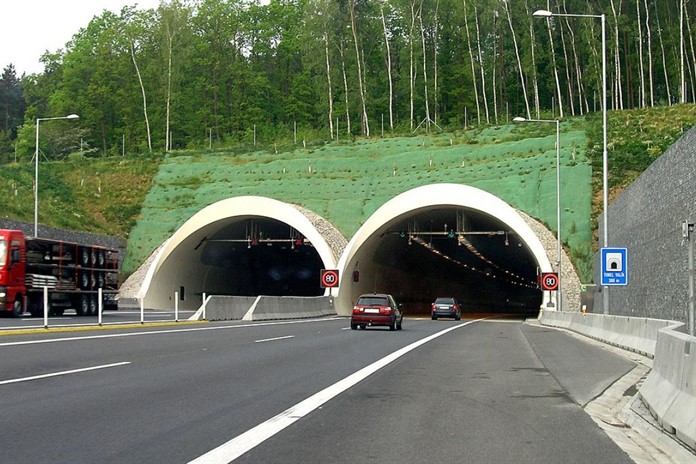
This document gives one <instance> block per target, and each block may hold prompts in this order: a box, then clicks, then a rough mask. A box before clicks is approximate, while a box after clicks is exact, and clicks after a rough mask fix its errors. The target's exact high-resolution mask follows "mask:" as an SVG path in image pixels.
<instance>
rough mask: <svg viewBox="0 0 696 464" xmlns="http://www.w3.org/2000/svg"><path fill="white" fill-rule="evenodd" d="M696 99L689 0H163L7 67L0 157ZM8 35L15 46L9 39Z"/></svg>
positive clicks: (403, 128)
mask: <svg viewBox="0 0 696 464" xmlns="http://www.w3.org/2000/svg"><path fill="white" fill-rule="evenodd" d="M538 9H546V10H550V11H553V12H556V13H572V14H583V15H600V14H605V15H606V51H607V87H608V99H607V101H608V105H609V109H629V108H639V107H650V106H655V105H670V104H674V103H680V102H694V100H695V96H696V46H695V45H694V32H696V30H694V29H696V23H695V24H694V26H693V29H692V26H691V23H692V22H694V20H696V2H694V1H688V0H602V1H599V0H514V1H512V0H271V1H270V3H269V4H260V3H259V2H258V1H256V0H190V1H186V0H168V1H164V0H163V1H162V2H161V4H160V6H159V8H157V9H156V10H140V9H137V8H136V7H126V8H124V9H123V10H122V11H121V12H120V14H113V13H111V12H108V11H104V12H103V13H102V14H101V15H100V16H97V17H95V18H93V19H92V21H91V22H90V23H89V24H88V25H86V26H85V27H84V28H83V29H80V30H79V31H76V33H75V35H74V36H73V39H72V40H71V41H70V42H69V43H67V44H65V47H64V48H62V49H59V50H56V51H54V52H50V53H48V52H47V53H46V54H45V55H43V56H42V63H43V65H44V71H43V72H42V73H39V74H32V75H28V76H17V74H16V71H15V68H14V66H13V65H12V64H11V63H9V64H2V63H0V65H4V66H5V67H4V70H3V72H2V77H1V78H0V114H1V115H2V125H1V126H0V160H2V161H4V162H6V161H14V160H15V158H16V159H19V160H22V159H28V157H30V156H31V155H32V154H33V151H34V130H35V126H34V124H35V120H36V118H43V117H51V116H61V115H67V114H71V113H77V114H79V115H80V120H79V122H78V123H74V122H56V123H53V124H47V125H46V129H45V130H44V126H43V125H42V128H41V136H42V142H41V148H42V152H43V154H44V155H45V156H47V157H48V158H60V157H62V156H65V155H66V154H68V153H70V152H75V151H78V150H81V151H82V152H83V153H94V154H95V155H113V154H121V153H122V152H123V151H126V152H130V153H142V152H149V151H157V152H164V151H167V150H171V149H181V148H192V147H201V148H202V147H208V146H209V145H212V146H220V145H222V144H225V145H232V144H236V143H239V142H245V143H250V142H251V141H252V140H254V141H256V140H259V141H261V142H262V143H267V144H271V143H274V142H276V141H282V140H288V139H289V138H290V137H293V136H294V135H295V134H296V131H297V132H300V133H302V134H303V135H306V136H307V138H309V139H310V140H311V139H312V138H314V139H320V140H332V139H336V138H339V139H345V138H347V137H349V136H371V135H373V136H374V135H380V134H381V133H382V131H384V132H386V133H407V132H412V131H413V130H414V129H416V128H418V127H420V128H424V129H431V128H434V127H435V125H437V127H441V128H444V129H447V128H449V129H454V128H461V127H463V126H464V125H476V124H481V125H483V124H499V123H505V122H508V121H509V120H510V119H511V118H512V117H514V116H526V117H532V118H538V117H540V116H541V115H542V114H546V115H547V116H549V115H551V116H552V117H568V116H576V115H584V114H587V113H589V112H594V111H599V110H600V109H601V95H602V41H601V37H602V36H601V24H602V23H601V21H600V20H599V18H577V17H563V16H558V17H552V18H538V17H533V16H532V13H533V12H534V11H536V10H538ZM4 46H12V45H11V44H5V45H4Z"/></svg>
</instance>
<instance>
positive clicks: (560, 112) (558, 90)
mask: <svg viewBox="0 0 696 464" xmlns="http://www.w3.org/2000/svg"><path fill="white" fill-rule="evenodd" d="M546 29H547V31H548V33H549V50H550V51H551V53H550V55H551V65H552V66H553V76H554V78H555V80H556V98H557V99H558V117H559V118H563V95H562V94H561V81H560V78H559V77H558V65H557V64H556V53H555V47H554V43H553V34H552V33H551V20H550V19H547V20H546Z"/></svg>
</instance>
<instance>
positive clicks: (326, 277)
mask: <svg viewBox="0 0 696 464" xmlns="http://www.w3.org/2000/svg"><path fill="white" fill-rule="evenodd" d="M319 281H320V284H321V288H328V289H329V296H332V295H331V289H332V288H334V287H338V269H322V270H321V274H320V278H319Z"/></svg>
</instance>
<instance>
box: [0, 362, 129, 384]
mask: <svg viewBox="0 0 696 464" xmlns="http://www.w3.org/2000/svg"><path fill="white" fill-rule="evenodd" d="M127 364H130V362H128V361H126V362H119V363H113V364H104V365H101V366H92V367H84V368H82V369H72V370H70V371H63V372H53V373H51V374H42V375H34V376H32V377H23V378H21V379H10V380H0V385H7V384H10V383H19V382H28V381H30V380H39V379H47V378H49V377H58V376H60V375H69V374H78V373H80V372H87V371H95V370H97V369H108V368H109V367H118V366H125V365H127Z"/></svg>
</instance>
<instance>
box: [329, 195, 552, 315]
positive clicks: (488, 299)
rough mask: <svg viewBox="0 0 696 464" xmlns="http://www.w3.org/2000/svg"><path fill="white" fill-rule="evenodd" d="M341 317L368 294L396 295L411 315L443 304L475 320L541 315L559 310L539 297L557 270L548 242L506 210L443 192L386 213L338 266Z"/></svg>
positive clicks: (401, 201) (482, 198)
mask: <svg viewBox="0 0 696 464" xmlns="http://www.w3.org/2000/svg"><path fill="white" fill-rule="evenodd" d="M339 269H341V270H342V271H343V272H342V276H341V280H340V290H339V292H338V297H337V299H336V308H337V311H338V312H339V314H345V315H347V314H350V310H351V308H352V305H353V303H354V301H355V300H356V299H357V297H358V296H359V295H360V294H362V293H369V292H379V293H391V294H393V295H394V296H395V298H396V299H397V301H399V302H401V303H402V305H403V307H404V312H405V313H406V314H419V313H428V312H429V310H430V303H432V302H433V301H434V300H435V298H437V297H439V296H450V297H455V298H457V299H459V300H460V301H461V302H462V305H463V307H464V311H465V312H466V311H468V312H505V313H521V314H522V313H524V314H528V313H532V312H538V310H539V308H540V307H541V306H542V305H545V306H546V305H549V304H552V305H555V298H554V301H551V298H552V297H551V295H550V294H549V293H548V292H546V293H543V292H541V291H540V290H539V289H538V286H537V276H538V275H539V273H540V272H550V271H551V264H550V262H549V259H548V257H547V254H546V252H545V250H544V249H543V246H542V245H541V242H540V241H539V239H538V238H537V237H536V235H535V234H534V233H533V232H532V230H531V229H530V228H529V226H528V225H527V224H526V222H525V221H524V220H523V219H522V217H521V216H520V215H519V214H518V213H517V212H516V211H515V210H514V209H513V208H512V207H510V206H509V205H508V204H507V203H505V202H503V201H502V200H500V199H499V198H497V197H495V196H493V195H491V194H489V193H487V192H484V191H482V190H479V189H476V188H473V187H468V186H464V185H458V184H437V185H429V186H424V187H419V188H416V189H413V190H410V191H408V192H405V193H403V194H401V195H399V196H397V197H395V198H393V199H392V200H390V201H389V202H387V203H385V204H384V205H383V206H382V207H381V208H379V209H378V210H377V211H376V212H375V213H374V214H373V215H372V216H371V217H370V218H369V219H368V220H367V221H366V222H365V224H364V225H363V226H362V227H361V228H360V229H359V230H358V232H357V233H356V234H355V235H354V236H353V238H352V239H351V241H350V242H349V243H348V246H347V247H346V250H345V252H344V253H343V255H342V257H341V259H340V261H339Z"/></svg>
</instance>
